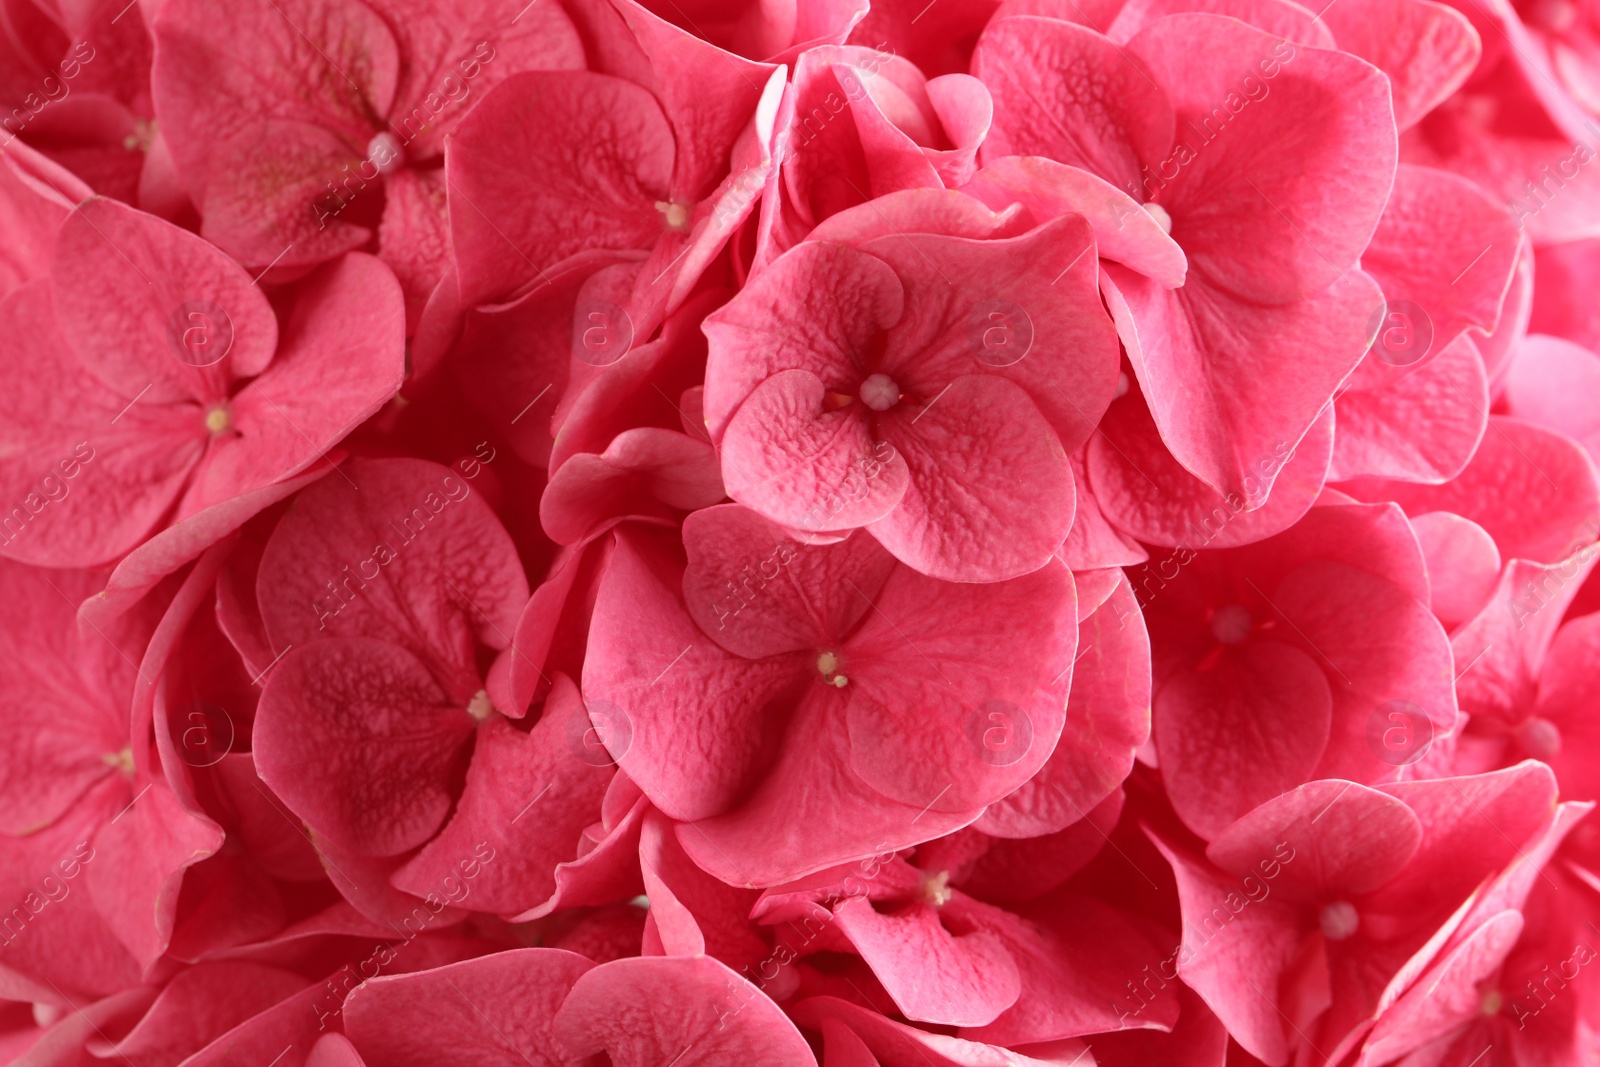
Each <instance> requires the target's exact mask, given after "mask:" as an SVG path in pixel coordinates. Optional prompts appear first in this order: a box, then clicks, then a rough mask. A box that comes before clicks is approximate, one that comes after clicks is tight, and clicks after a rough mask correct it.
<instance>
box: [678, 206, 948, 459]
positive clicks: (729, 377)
mask: <svg viewBox="0 0 1600 1067" xmlns="http://www.w3.org/2000/svg"><path fill="white" fill-rule="evenodd" d="M973 206H974V207H976V206H977V205H976V204H973ZM840 294H849V295H850V299H849V301H848V303H844V304H841V303H840V302H839V301H838V299H837V297H838V295H840ZM904 314H905V295H904V289H903V287H902V285H901V282H900V279H899V278H898V277H896V275H895V273H894V271H893V270H892V269H891V267H890V266H889V265H888V264H887V263H885V262H884V261H882V260H881V259H879V258H877V257H875V256H870V255H865V254H863V253H860V252H858V251H855V250H852V249H850V248H845V247H841V246H840V245H837V244H832V243H826V244H824V243H807V244H804V245H802V246H800V247H799V248H796V249H795V250H793V251H792V252H790V253H788V254H787V255H785V256H783V257H782V258H781V259H779V260H778V261H777V262H776V263H774V264H773V265H772V267H771V268H769V269H767V270H765V271H763V272H762V273H761V274H759V275H757V276H756V277H755V278H754V279H752V280H751V282H750V284H749V285H748V286H747V287H745V288H744V289H743V290H741V292H740V294H739V298H738V299H737V300H735V301H732V302H731V303H729V304H728V305H726V306H725V307H723V308H722V309H720V310H718V311H717V312H716V313H715V314H713V315H712V316H710V317H709V318H708V319H707V320H706V324H705V333H706V336H707V337H708V338H709V339H710V341H711V348H710V354H709V356H708V360H707V364H706V400H705V407H706V424H707V426H708V427H709V428H710V430H711V435H712V439H713V440H717V441H720V440H721V438H722V436H723V433H724V431H725V430H726V429H727V426H728V421H729V420H730V419H731V418H732V417H733V414H734V412H735V411H736V410H737V409H738V407H739V405H740V404H741V403H743V402H744V399H745V398H746V397H747V396H749V395H750V394H751V393H752V392H754V391H755V389H756V387H757V386H759V385H761V383H762V382H765V381H767V380H768V379H769V378H771V377H772V376H773V375H775V374H777V373H778V372H780V371H788V370H804V371H809V372H810V373H811V374H812V375H813V376H815V377H817V378H819V379H821V380H822V382H823V384H825V385H827V386H829V387H831V388H835V389H837V388H840V387H842V386H843V384H844V381H843V374H842V373H841V372H846V371H847V370H848V369H849V368H850V367H851V366H852V365H853V364H854V363H855V361H856V360H857V358H858V355H857V354H858V353H861V352H864V351H866V350H867V349H868V348H869V346H870V345H871V344H872V342H873V338H874V337H875V336H876V335H877V334H879V333H880V332H882V331H884V330H887V329H890V328H891V327H893V326H894V325H895V324H896V323H898V322H899V321H900V320H901V318H902V316H903V315H904Z"/></svg>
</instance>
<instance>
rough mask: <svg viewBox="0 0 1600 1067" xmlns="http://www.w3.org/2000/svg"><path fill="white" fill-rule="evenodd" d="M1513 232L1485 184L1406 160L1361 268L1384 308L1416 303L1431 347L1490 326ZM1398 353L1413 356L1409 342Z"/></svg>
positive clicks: (1511, 258) (1505, 283)
mask: <svg viewBox="0 0 1600 1067" xmlns="http://www.w3.org/2000/svg"><path fill="white" fill-rule="evenodd" d="M1410 2H1412V3H1418V4H1420V3H1425V2H1427V0H1410ZM1519 237H1520V234H1519V232H1518V229H1517V225H1516V222H1515V221H1514V220H1513V219H1512V218H1511V216H1510V215H1508V214H1507V213H1506V210H1505V206H1504V205H1503V204H1502V203H1500V202H1498V201H1496V200H1495V199H1494V198H1493V197H1491V196H1490V195H1489V193H1488V192H1487V191H1486V190H1484V189H1481V188H1479V187H1478V186H1476V185H1474V184H1473V183H1472V182H1470V181H1468V180H1467V179H1465V178H1462V177H1459V176H1458V175H1455V174H1451V173H1449V172H1448V171H1443V170H1436V169H1434V168H1432V167H1418V166H1412V165H1409V164H1406V165H1402V166H1401V167H1400V168H1399V169H1398V170H1397V171H1396V172H1395V183H1394V192H1393V193H1392V194H1390V197H1389V202H1388V203H1387V204H1386V205H1384V209H1383V217H1382V218H1381V219H1379V221H1378V228H1377V230H1376V231H1375V232H1374V233H1373V235H1372V242H1371V243H1370V244H1368V245H1367V248H1366V251H1364V252H1362V253H1361V269H1362V270H1364V271H1366V272H1367V273H1369V274H1371V275H1372V276H1373V277H1374V278H1376V279H1377V280H1378V284H1379V285H1381V286H1382V287H1383V295H1384V297H1385V298H1387V300H1388V301H1389V304H1390V306H1391V308H1393V306H1394V305H1396V304H1397V303H1398V302H1400V301H1406V302H1409V304H1410V305H1411V306H1412V308H1421V309H1422V312H1423V314H1424V315H1425V316H1426V318H1427V320H1428V324H1429V326H1430V327H1431V332H1432V337H1433V346H1432V347H1433V350H1434V351H1439V350H1440V349H1442V348H1443V347H1444V346H1445V345H1448V344H1449V343H1450V342H1452V341H1454V340H1455V339H1456V337H1457V336H1459V334H1460V333H1461V331H1462V330H1464V329H1466V328H1467V327H1468V326H1476V327H1477V328H1478V329H1480V330H1482V331H1483V332H1485V333H1491V332H1493V331H1494V328H1495V325H1496V323H1497V322H1498V321H1499V318H1500V306H1501V304H1502V303H1503V302H1504V300H1505V295H1506V291H1507V288H1508V287H1509V285H1510V282H1511V276H1512V272H1513V270H1515V268H1516V264H1517V253H1518V250H1519ZM1423 249H1426V250H1427V251H1426V253H1423V252H1422V250H1423ZM1404 310H1406V311H1410V309H1404ZM1412 313H1413V314H1414V312H1412ZM1391 321H1392V320H1391ZM1387 326H1388V322H1387V321H1386V322H1385V328H1387ZM1382 340H1383V338H1382V336H1381V335H1380V338H1379V341H1380V344H1381V343H1382ZM1404 356H1405V358H1406V359H1408V360H1409V359H1411V358H1413V354H1412V352H1411V351H1409V350H1408V351H1406V352H1405V353H1404ZM1380 369H1381V368H1380Z"/></svg>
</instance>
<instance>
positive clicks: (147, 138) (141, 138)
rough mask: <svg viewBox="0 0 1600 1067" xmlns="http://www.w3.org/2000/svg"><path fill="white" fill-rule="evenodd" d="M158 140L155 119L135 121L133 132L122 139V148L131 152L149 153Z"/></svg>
mask: <svg viewBox="0 0 1600 1067" xmlns="http://www.w3.org/2000/svg"><path fill="white" fill-rule="evenodd" d="M155 139H156V123H155V120H154V119H135V120H134V123H133V132H132V133H130V134H128V136H126V137H124V138H123V139H122V147H123V148H124V149H126V150H127V151H129V152H148V151H150V146H151V145H152V144H153V143H154V142H155Z"/></svg>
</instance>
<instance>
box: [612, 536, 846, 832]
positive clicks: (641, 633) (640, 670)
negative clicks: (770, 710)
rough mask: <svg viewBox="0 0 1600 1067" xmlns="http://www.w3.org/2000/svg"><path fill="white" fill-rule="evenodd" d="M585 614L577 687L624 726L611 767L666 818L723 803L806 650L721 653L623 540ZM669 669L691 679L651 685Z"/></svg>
mask: <svg viewBox="0 0 1600 1067" xmlns="http://www.w3.org/2000/svg"><path fill="white" fill-rule="evenodd" d="M594 615H595V624H594V626H593V628H592V630H591V632H590V635H589V648H588V653H587V656H586V658H585V660H584V668H583V691H584V694H585V696H586V698H587V699H588V700H589V701H590V702H591V703H592V704H595V705H597V706H601V707H603V708H605V710H606V711H608V712H610V711H611V709H612V708H615V709H618V710H619V711H620V713H621V715H622V716H625V718H626V721H627V722H628V723H629V724H630V731H629V735H628V738H629V739H628V741H627V745H628V747H627V748H626V750H625V751H614V752H613V753H612V755H613V756H615V757H616V758H617V762H618V764H619V765H620V766H621V767H622V769H623V770H624V771H625V772H627V774H628V775H629V776H630V777H631V778H632V779H633V780H634V781H636V782H638V783H639V785H640V786H641V787H642V788H643V789H644V790H645V792H646V793H647V794H648V795H649V796H650V797H651V800H652V801H653V802H654V803H655V804H656V805H657V807H659V808H661V809H662V810H663V811H665V812H666V813H667V814H668V815H671V816H672V817H674V818H677V819H685V820H692V819H697V818H704V817H706V816H709V815H714V814H716V813H718V812H719V811H722V810H725V809H726V808H727V807H728V806H729V805H730V804H731V803H733V802H734V801H735V800H736V799H737V798H738V797H739V796H740V795H741V794H743V793H744V792H745V791H746V790H748V788H749V787H750V785H751V784H752V782H753V780H754V776H755V775H756V774H757V773H759V771H760V770H761V768H762V765H763V764H764V763H765V762H767V761H769V760H770V759H771V758H772V750H773V748H774V746H775V744H776V742H777V735H778V734H779V732H780V731H781V730H782V728H783V723H782V722H781V721H780V722H776V723H773V722H769V719H768V716H767V715H766V714H765V712H766V710H767V709H766V707H765V706H766V705H768V704H773V705H775V707H781V706H782V703H781V701H783V700H784V699H785V698H788V697H790V695H791V693H792V691H793V690H794V689H795V685H796V682H797V680H799V679H800V678H801V674H800V672H801V671H806V670H811V671H814V670H815V668H814V667H812V665H811V664H810V663H809V662H807V661H808V660H810V659H811V658H813V657H812V656H809V655H807V656H803V657H802V656H801V655H800V654H794V655H791V656H785V657H773V658H770V659H764V660H754V661H752V660H746V659H743V658H741V657H738V656H734V655H732V654H730V653H728V652H725V651H723V650H722V649H721V648H720V647H718V646H717V645H715V644H714V643H712V642H711V641H709V640H708V639H707V638H706V636H705V634H704V633H702V632H701V631H700V629H699V628H698V627H696V626H695V624H694V622H693V621H692V620H691V619H690V617H689V616H688V614H687V613H685V611H684V609H683V607H682V605H681V603H680V602H679V600H678V597H677V595H676V594H675V592H674V591H673V590H672V589H671V588H670V587H668V586H667V585H666V583H665V582H664V581H663V580H662V578H661V577H660V576H659V575H657V574H656V573H653V570H652V568H651V566H650V565H649V563H648V561H647V559H646V557H645V556H644V555H643V554H642V553H641V551H640V549H639V548H638V547H635V545H634V544H633V543H631V539H627V538H619V540H618V542H617V545H616V548H615V550H614V551H613V553H612V555H611V558H610V560H609V562H608V564H607V568H606V573H605V575H604V577H603V578H602V580H601V583H600V588H599V591H598V593H597V595H596V600H595V607H594ZM674 671H675V672H678V673H677V675H676V677H678V678H681V679H685V680H688V679H693V683H692V685H690V684H688V683H687V681H686V682H685V683H684V684H674V685H665V686H663V685H658V684H656V683H657V681H658V680H660V679H663V678H666V677H667V675H668V673H669V672H674ZM817 678H818V682H819V684H820V676H817ZM807 680H808V681H809V679H807ZM601 702H603V703H601ZM621 744H622V739H621V738H619V739H618V745H619V747H620V746H621Z"/></svg>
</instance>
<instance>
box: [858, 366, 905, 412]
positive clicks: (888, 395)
mask: <svg viewBox="0 0 1600 1067" xmlns="http://www.w3.org/2000/svg"><path fill="white" fill-rule="evenodd" d="M861 402H862V403H863V404H865V405H867V407H869V408H871V409H872V410H873V411H888V410H889V409H890V408H892V407H894V406H895V405H896V404H898V403H900V387H899V386H898V385H896V384H894V379H893V378H891V377H889V376H888V375H887V374H869V375H867V378H866V380H865V381H864V382H862V383H861Z"/></svg>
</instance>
